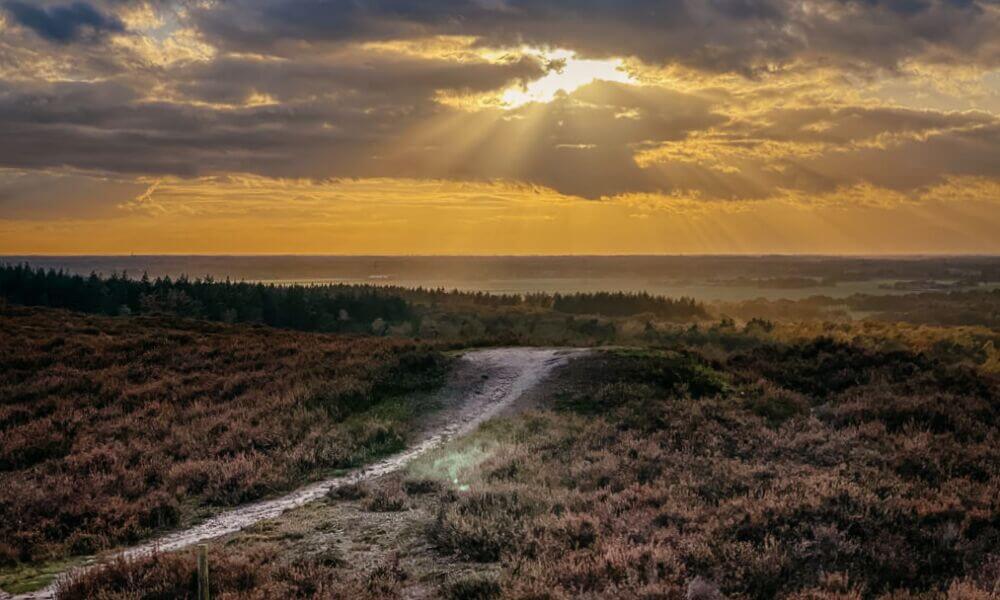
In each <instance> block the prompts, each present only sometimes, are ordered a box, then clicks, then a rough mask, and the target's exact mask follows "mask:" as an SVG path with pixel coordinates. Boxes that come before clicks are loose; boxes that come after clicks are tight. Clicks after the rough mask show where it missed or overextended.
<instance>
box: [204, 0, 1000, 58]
mask: <svg viewBox="0 0 1000 600" xmlns="http://www.w3.org/2000/svg"><path fill="white" fill-rule="evenodd" d="M192 14H193V17H194V20H195V22H196V23H197V26H198V28H199V29H201V30H202V31H203V32H205V34H206V35H208V36H210V37H212V38H213V39H216V40H217V41H218V42H219V43H220V44H222V45H223V46H225V47H228V48H232V49H238V50H242V51H257V52H261V51H266V52H283V51H288V50H289V49H292V48H296V47H298V45H300V44H312V45H315V44H324V43H326V44H331V43H332V44H344V43H350V42H359V41H372V40H393V39H412V38H419V37H426V36H429V35H466V36H474V37H476V38H477V39H478V41H479V43H481V44H483V45H492V46H507V47H511V46H514V47H516V46H518V45H521V44H528V45H532V46H539V47H546V46H548V47H562V48H569V49H573V50H577V51H579V52H581V53H583V54H586V55H592V56H601V57H607V56H621V55H630V56H635V57H637V58H639V59H642V60H644V61H647V62H651V63H659V64H665V63H680V64H687V65H691V66H697V67H699V68H703V69H709V70H715V71H733V72H743V73H753V72H755V71H759V70H766V69H770V68H773V67H774V66H775V65H782V64H790V63H793V62H795V61H799V60H820V61H826V62H834V63H837V64H840V65H842V66H845V67H846V66H853V67H854V68H856V69H858V70H863V69H864V68H871V67H873V66H874V67H877V68H885V69H894V68H897V67H898V66H899V65H900V64H901V63H903V62H904V61H907V60H925V61H931V62H951V63H955V62H960V61H962V62H966V63H968V62H973V63H976V64H981V65H984V66H990V65H992V66H996V65H998V64H1000V40H998V39H997V36H996V31H997V30H998V28H1000V11H998V8H997V6H996V5H995V3H993V2H992V1H991V0H815V1H813V2H801V0H711V1H704V0H667V1H664V0H636V1H632V2H627V3H622V2H617V1H614V0H585V1H580V0H503V1H498V2H482V1H479V0H427V1H424V2H410V1H405V0H386V1H382V2H315V1H312V0H283V1H280V2H279V1H276V0H231V1H230V2H226V3H220V4H214V5H211V6H210V7H206V8H203V9H196V10H195V11H194V12H193V13H192Z"/></svg>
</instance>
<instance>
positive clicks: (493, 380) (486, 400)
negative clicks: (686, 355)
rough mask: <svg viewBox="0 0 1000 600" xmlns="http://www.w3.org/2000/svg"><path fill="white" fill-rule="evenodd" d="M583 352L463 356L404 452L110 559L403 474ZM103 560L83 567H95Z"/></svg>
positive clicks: (36, 597)
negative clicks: (438, 401)
mask: <svg viewBox="0 0 1000 600" xmlns="http://www.w3.org/2000/svg"><path fill="white" fill-rule="evenodd" d="M581 352H583V351H582V350H574V349H552V348H490V349H486V350H475V351H471V352H468V353H466V354H464V355H463V356H462V357H461V358H460V359H459V362H458V365H457V368H456V369H455V372H454V374H453V376H452V377H451V379H450V381H449V383H448V384H447V385H446V386H445V388H444V389H443V390H442V391H441V400H442V404H443V405H444V407H443V409H442V410H441V411H440V412H438V413H437V414H435V415H434V416H433V417H432V418H431V419H430V420H429V422H428V423H427V426H426V427H425V429H424V432H423V434H422V435H420V436H418V438H417V440H418V441H417V442H416V443H415V444H414V445H413V446H411V447H410V448H408V449H407V450H405V451H403V452H400V453H399V454H395V455H392V456H390V457H388V458H385V459H382V460H380V461H378V462H375V463H373V464H371V465H368V466H366V467H364V468H361V469H358V470H356V471H353V472H351V473H349V474H347V475H344V476H341V477H334V478H331V479H325V480H323V481H318V482H316V483H312V484H309V485H307V486H304V487H302V488H299V489H297V490H295V491H294V492H291V493H289V494H287V495H285V496H281V497H279V498H274V499H271V500H262V501H260V502H254V503H252V504H247V505H244V506H241V507H238V508H235V509H232V510H229V511H226V512H223V513H220V514H218V515H215V516H213V517H211V518H209V519H207V520H206V521H204V522H202V523H200V524H198V525H196V526H194V527H191V528H189V529H184V530H181V531H176V532H174V533H170V534H167V535H165V536H163V537H160V538H157V539H154V540H152V541H149V542H146V543H144V544H141V545H138V546H133V547H131V548H127V549H125V550H122V551H121V552H118V553H116V554H111V555H109V556H103V557H101V560H108V559H112V558H115V557H117V556H126V557H133V556H139V555H143V554H149V553H151V552H153V551H161V552H167V551H171V550H179V549H181V548H184V547H187V546H190V545H193V544H196V543H199V542H202V541H205V540H209V539H212V538H217V537H220V536H223V535H226V534H230V533H234V532H237V531H240V530H242V529H244V528H246V527H249V526H250V525H253V524H255V523H258V522H260V521H263V520H265V519H272V518H274V517H277V516H279V515H281V514H282V513H284V512H285V511H287V510H290V509H293V508H297V507H300V506H302V505H304V504H307V503H309V502H311V501H313V500H317V499H319V498H322V497H323V496H324V495H326V493H327V492H328V491H330V490H331V489H333V488H336V487H339V486H342V485H347V484H352V483H358V482H361V481H365V480H368V479H374V478H377V477H381V476H383V475H387V474H389V473H392V472H394V471H397V470H399V469H400V468H402V467H403V466H404V465H406V464H407V463H408V462H410V461H411V460H413V459H414V458H416V457H418V456H420V455H421V454H424V453H425V452H428V451H429V450H432V449H434V448H437V447H438V446H440V445H441V444H443V443H444V442H446V441H447V440H449V439H451V438H453V437H456V436H460V435H463V434H466V433H468V432H470V431H472V430H473V429H475V428H476V427H478V426H479V425H480V424H481V423H482V422H484V421H486V420H487V419H490V418H491V417H493V416H495V415H497V414H498V413H499V412H500V411H502V410H503V409H504V408H505V407H507V406H508V405H510V404H511V403H513V402H514V401H515V400H517V399H518V398H519V397H520V396H521V395H522V394H524V393H525V392H526V391H527V390H529V389H531V388H532V387H534V386H535V385H536V384H537V383H538V382H540V381H541V380H542V379H543V378H545V376H547V375H548V374H549V373H550V372H551V371H552V370H553V369H554V368H555V367H557V366H559V365H561V364H563V363H565V362H566V361H567V360H569V359H570V358H571V357H572V356H574V355H577V354H579V353H581ZM98 564H99V561H98V559H96V558H95V559H91V561H90V563H89V564H85V565H84V566H83V567H78V568H93V567H94V566H96V565H98ZM55 588H56V584H55V583H53V584H51V585H49V586H48V587H46V588H44V589H41V590H38V591H36V592H30V593H27V594H21V595H18V596H9V595H5V594H3V592H0V598H12V599H13V600H41V599H47V598H53V597H54V596H55Z"/></svg>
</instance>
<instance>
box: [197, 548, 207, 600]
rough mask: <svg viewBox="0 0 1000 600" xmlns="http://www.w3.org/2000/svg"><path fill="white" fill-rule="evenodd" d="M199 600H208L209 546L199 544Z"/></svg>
mask: <svg viewBox="0 0 1000 600" xmlns="http://www.w3.org/2000/svg"><path fill="white" fill-rule="evenodd" d="M198 600H208V544H198Z"/></svg>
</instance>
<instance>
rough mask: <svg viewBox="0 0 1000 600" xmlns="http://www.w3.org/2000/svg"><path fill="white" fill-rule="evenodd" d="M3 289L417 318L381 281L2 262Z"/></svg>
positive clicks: (238, 309)
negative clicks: (166, 273) (224, 277)
mask: <svg viewBox="0 0 1000 600" xmlns="http://www.w3.org/2000/svg"><path fill="white" fill-rule="evenodd" d="M0 296H2V297H3V298H6V299H7V300H8V301H10V302H13V303H17V304H23V305H27V306H49V307H54V308H66V309H70V310H77V311H81V312H88V313H97V314H105V315H125V314H170V315H178V316H183V317H195V318H203V319H209V320H213V321H224V322H228V323H237V322H238V323H263V324H266V325H271V326H274V327H286V328H290V329H299V330H303V331H354V330H358V331H362V330H363V331H367V330H368V329H370V327H371V324H372V323H373V322H374V321H375V320H376V319H382V320H384V321H387V322H388V321H393V322H400V321H405V320H407V319H411V318H413V317H414V313H413V309H412V306H411V305H410V304H409V303H408V302H407V301H406V300H404V299H403V298H401V297H399V296H398V295H393V294H386V293H383V292H382V291H381V290H379V289H378V288H376V287H374V286H350V287H346V286H317V287H306V286H277V285H265V284H260V283H246V282H232V281H213V280H212V279H211V278H205V279H193V280H192V279H188V278H187V277H183V276H182V277H178V278H177V279H171V278H170V277H162V278H156V279H152V280H151V279H149V278H148V277H146V276H145V275H144V276H142V277H141V278H139V279H133V278H130V277H128V276H127V275H126V274H124V273H122V274H118V273H113V274H112V275H111V276H110V277H99V276H98V275H97V274H93V273H92V274H91V275H90V276H89V277H83V276H80V275H71V274H68V273H64V272H63V271H55V270H48V271H46V270H44V269H32V268H31V267H30V266H28V265H4V266H2V267H0Z"/></svg>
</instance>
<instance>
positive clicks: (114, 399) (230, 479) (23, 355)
mask: <svg viewBox="0 0 1000 600" xmlns="http://www.w3.org/2000/svg"><path fill="white" fill-rule="evenodd" d="M0 331H2V332H3V333H2V334H0V398H2V399H3V400H2V403H0V562H2V563H3V564H4V565H6V566H10V565H13V564H15V563H25V562H29V563H30V562H35V561H39V560H51V559H55V558H63V557H66V556H68V555H73V554H90V553H93V552H96V551H100V550H103V549H106V548H108V547H111V546H114V545H118V544H123V543H130V542H135V541H137V540H139V539H142V538H143V537H146V536H148V535H150V534H151V533H152V532H155V531H158V530H162V529H164V528H171V527H176V526H178V525H180V524H182V523H184V522H188V521H190V520H191V519H192V518H193V517H194V516H196V515H198V514H200V513H201V512H202V511H204V510H206V509H210V508H211V507H220V506H231V505H235V504H239V503H243V502H247V501H249V500H254V499H256V498H260V497H263V496H267V495H269V494H273V493H275V492H278V491H281V490H286V489H289V488H290V487H292V486H294V485H296V484H299V483H301V482H303V481H305V480H307V479H309V478H311V477H315V476H317V475H318V474H319V473H321V472H325V471H329V470H333V469H343V468H347V467H351V466H354V465H358V464H361V463H363V462H366V461H367V460H370V458H371V457H373V456H378V455H381V454H384V453H387V452H390V451H394V450H398V449H399V448H401V447H403V445H404V444H405V441H406V438H407V434H408V432H409V430H410V426H411V423H412V421H413V415H414V414H416V412H417V411H418V410H419V409H426V407H422V406H419V405H418V404H417V403H416V399H417V398H418V396H415V395H412V393H413V392H419V391H421V390H429V389H432V388H434V387H435V386H437V385H438V384H439V383H440V381H441V379H442V377H443V374H444V372H445V371H446V368H447V359H446V358H445V357H444V356H443V355H441V354H440V353H438V352H437V351H435V350H433V349H431V348H428V347H426V346H420V345H416V344H414V343H412V342H406V341H400V340H391V339H378V338H344V337H337V336H329V335H317V334H304V333H296V332H289V331H280V330H273V329H266V328H252V327H233V326H226V325H220V324H213V323H207V322H203V321H193V320H184V319H179V318H162V317H161V318H121V319H113V318H108V317H99V316H87V315H81V314H79V313H71V312H66V311H59V310H42V309H29V308H19V307H14V306H9V305H0Z"/></svg>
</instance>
